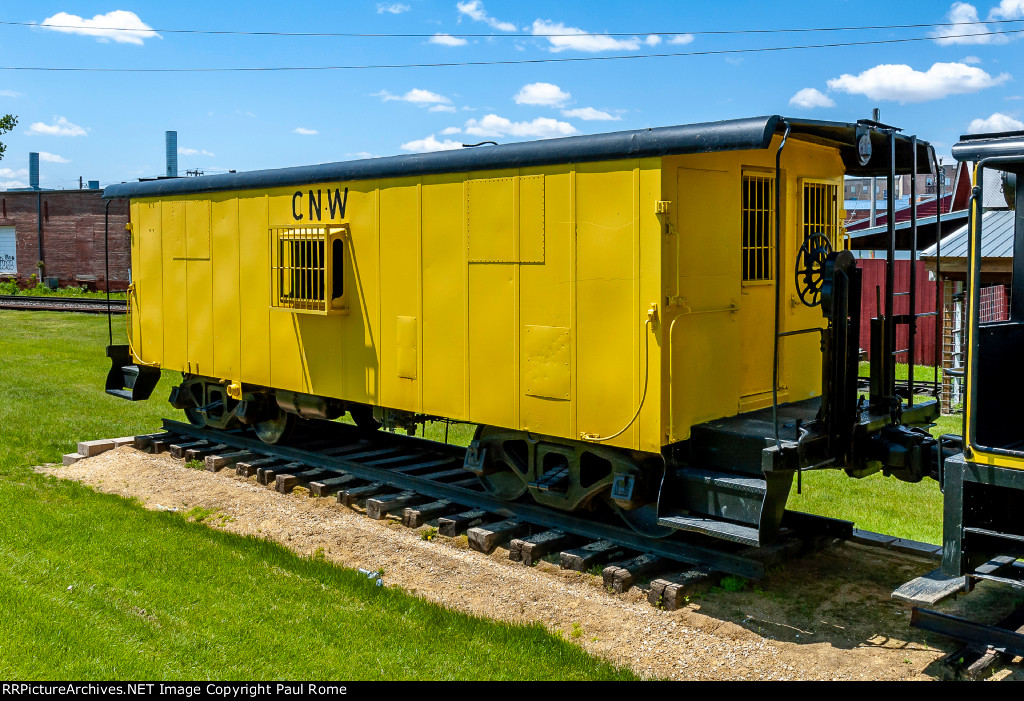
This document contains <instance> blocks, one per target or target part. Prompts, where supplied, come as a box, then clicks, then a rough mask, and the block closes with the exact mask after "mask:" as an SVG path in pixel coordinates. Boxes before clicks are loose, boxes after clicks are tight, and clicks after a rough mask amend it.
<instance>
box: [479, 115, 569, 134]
mask: <svg viewBox="0 0 1024 701" xmlns="http://www.w3.org/2000/svg"><path fill="white" fill-rule="evenodd" d="M463 130H464V131H465V132H466V133H467V134H472V135H473V136H531V137H537V138H541V139H544V138H549V137H553V136H569V135H571V134H575V133H576V127H574V126H573V125H571V124H569V123H568V122H560V121H558V120H557V119H551V118H550V117H537V119H534V120H533V121H532V122H513V121H512V120H510V119H506V118H505V117H499V116H498V115H496V114H488V115H486V116H484V117H482V118H481V119H479V120H476V119H470V120H469V121H467V122H466V126H465V127H464V129H463Z"/></svg>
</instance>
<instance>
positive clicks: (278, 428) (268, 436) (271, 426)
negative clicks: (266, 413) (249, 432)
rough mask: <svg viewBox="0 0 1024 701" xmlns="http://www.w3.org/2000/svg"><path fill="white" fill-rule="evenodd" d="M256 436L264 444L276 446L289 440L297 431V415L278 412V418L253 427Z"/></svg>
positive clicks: (258, 423)
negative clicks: (293, 432)
mask: <svg viewBox="0 0 1024 701" xmlns="http://www.w3.org/2000/svg"><path fill="white" fill-rule="evenodd" d="M252 428H253V430H254V431H255V432H256V436H257V437H258V438H259V439H260V440H261V441H263V442H264V443H267V444H270V445H274V444H275V443H280V442H282V441H285V440H287V439H288V437H289V436H291V435H292V431H294V430H295V414H292V413H290V412H287V411H282V410H281V409H278V410H277V416H275V417H273V418H270V419H267V420H266V421H259V422H257V423H254V424H253V425H252Z"/></svg>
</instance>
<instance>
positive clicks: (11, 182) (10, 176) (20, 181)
mask: <svg viewBox="0 0 1024 701" xmlns="http://www.w3.org/2000/svg"><path fill="white" fill-rule="evenodd" d="M27 180H28V168H18V169H17V170H14V169H13V168H0V190H10V189H12V188H16V187H28V183H27V182H26V181H27Z"/></svg>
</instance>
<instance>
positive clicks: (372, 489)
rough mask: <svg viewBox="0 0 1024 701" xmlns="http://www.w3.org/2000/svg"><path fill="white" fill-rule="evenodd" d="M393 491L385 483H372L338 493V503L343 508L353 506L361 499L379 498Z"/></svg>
mask: <svg viewBox="0 0 1024 701" xmlns="http://www.w3.org/2000/svg"><path fill="white" fill-rule="evenodd" d="M389 489H391V487H389V486H388V485H386V484H384V483H383V482H370V483H369V484H364V485H363V486H361V487H349V488H348V489H343V490H342V491H340V492H338V503H339V504H341V505H342V506H352V505H354V504H355V503H356V502H358V501H359V500H360V499H366V498H367V497H373V496H377V495H378V494H381V493H383V492H386V491H388V490H389Z"/></svg>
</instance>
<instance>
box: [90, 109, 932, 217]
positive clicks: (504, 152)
mask: <svg viewBox="0 0 1024 701" xmlns="http://www.w3.org/2000/svg"><path fill="white" fill-rule="evenodd" d="M786 124H788V125H789V127H790V137H789V138H791V139H795V140H798V141H808V142H812V143H818V144H822V145H825V146H830V147H833V148H838V149H839V151H840V154H841V156H842V159H843V163H844V165H845V167H846V172H847V174H849V175H862V176H870V175H886V174H887V173H888V172H889V159H888V157H887V156H888V153H889V149H888V144H887V143H886V141H887V138H888V137H887V134H886V133H884V132H883V131H880V130H878V129H872V130H871V132H870V133H871V142H872V157H871V160H870V161H869V162H868V164H867V166H861V165H860V161H859V159H858V157H857V124H855V123H846V122H823V121H817V120H807V119H789V118H786V117H781V116H779V115H772V116H767V117H748V118H746V119H730V120H724V121H720V122H705V123H700V124H684V125H679V126H674V127H657V128H649V129H636V130H633V131H618V132H611V133H607V134H593V135H587V136H567V137H562V138H557V139H541V140H539V141H524V142H520V143H512V144H501V145H498V146H479V147H476V148H463V149H459V150H454V151H438V152H434V153H416V154H409V155H401V156H388V157H385V158H367V159H362V160H358V161H342V162H338V163H322V164H320V165H310V166H294V167H291V168H275V169H270V170H254V171H248V172H244V173H225V174H223V175H208V176H203V177H198V178H163V179H159V180H147V181H141V182H137V183H121V184H118V185H110V186H109V187H107V188H106V189H105V190H104V192H103V197H104V198H106V199H114V198H124V197H161V196H166V195H190V194H201V193H206V192H219V191H227V190H255V189H267V188H275V187H288V186H293V185H311V184H315V183H325V182H344V181H352V180H373V179H378V178H396V177H407V176H417V175H436V174H440V173H458V172H464V171H481V170H496V169H500V168H525V167H531V166H542V165H553V164H558V163H585V162H594V161H613V160H622V159H628V158H649V157H657V156H670V155H677V154H690V153H712V152H716V151H744V150H757V149H766V148H768V147H769V146H770V145H771V140H772V137H773V136H774V135H775V134H781V133H782V132H783V131H784V130H785V126H786ZM917 145H918V172H921V173H927V172H931V164H932V162H933V156H934V152H933V151H932V148H931V146H930V145H929V144H928V143H927V142H925V141H918V142H917ZM896 166H897V173H909V172H910V169H911V168H912V159H911V140H910V137H908V136H904V135H902V134H897V136H896Z"/></svg>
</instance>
